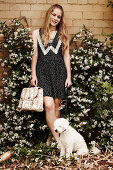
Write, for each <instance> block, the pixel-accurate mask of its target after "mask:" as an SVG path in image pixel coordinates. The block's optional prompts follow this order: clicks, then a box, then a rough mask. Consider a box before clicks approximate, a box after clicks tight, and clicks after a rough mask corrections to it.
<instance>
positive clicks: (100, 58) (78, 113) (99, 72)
mask: <svg viewBox="0 0 113 170" xmlns="http://www.w3.org/2000/svg"><path fill="white" fill-rule="evenodd" d="M72 42H74V43H75V49H74V50H73V51H72V54H71V63H72V79H73V87H72V94H71V95H70V103H69V108H70V111H71V117H70V119H71V123H72V124H73V126H74V127H75V128H76V129H77V130H78V131H79V132H80V133H81V134H82V135H83V136H84V137H85V139H86V141H87V142H88V143H90V142H91V141H92V140H95V141H96V142H98V144H99V145H100V146H101V147H102V148H103V149H105V148H109V149H110V148H111V147H112V137H113V136H112V125H113V120H112V115H113V86H112V85H113V58H112V57H113V55H112V54H113V50H112V48H111V46H107V45H106V42H104V43H103V42H100V41H99V40H98V39H95V38H94V35H93V34H92V33H91V32H90V31H89V30H88V29H87V28H86V27H85V26H84V27H83V29H81V30H80V32H79V33H77V34H75V36H74V37H73V39H72Z"/></svg>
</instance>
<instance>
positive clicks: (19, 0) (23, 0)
mask: <svg viewBox="0 0 113 170" xmlns="http://www.w3.org/2000/svg"><path fill="white" fill-rule="evenodd" d="M15 1H16V3H25V0H15Z"/></svg>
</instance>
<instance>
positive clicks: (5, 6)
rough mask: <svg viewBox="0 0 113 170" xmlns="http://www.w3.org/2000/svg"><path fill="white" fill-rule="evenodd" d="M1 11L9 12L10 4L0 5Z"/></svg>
mask: <svg viewBox="0 0 113 170" xmlns="http://www.w3.org/2000/svg"><path fill="white" fill-rule="evenodd" d="M0 10H9V4H0Z"/></svg>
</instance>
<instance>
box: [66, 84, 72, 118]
mask: <svg viewBox="0 0 113 170" xmlns="http://www.w3.org/2000/svg"><path fill="white" fill-rule="evenodd" d="M70 90H71V86H70V87H65V93H66V103H65V115H66V116H67V105H68V95H69V92H70ZM69 121H70V112H69Z"/></svg>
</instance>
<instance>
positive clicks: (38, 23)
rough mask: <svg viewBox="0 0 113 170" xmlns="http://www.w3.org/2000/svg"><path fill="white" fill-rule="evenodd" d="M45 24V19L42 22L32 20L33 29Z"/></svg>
mask: <svg viewBox="0 0 113 170" xmlns="http://www.w3.org/2000/svg"><path fill="white" fill-rule="evenodd" d="M43 22H44V19H40V20H37V19H32V26H33V27H36V26H38V27H41V26H42V24H43Z"/></svg>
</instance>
